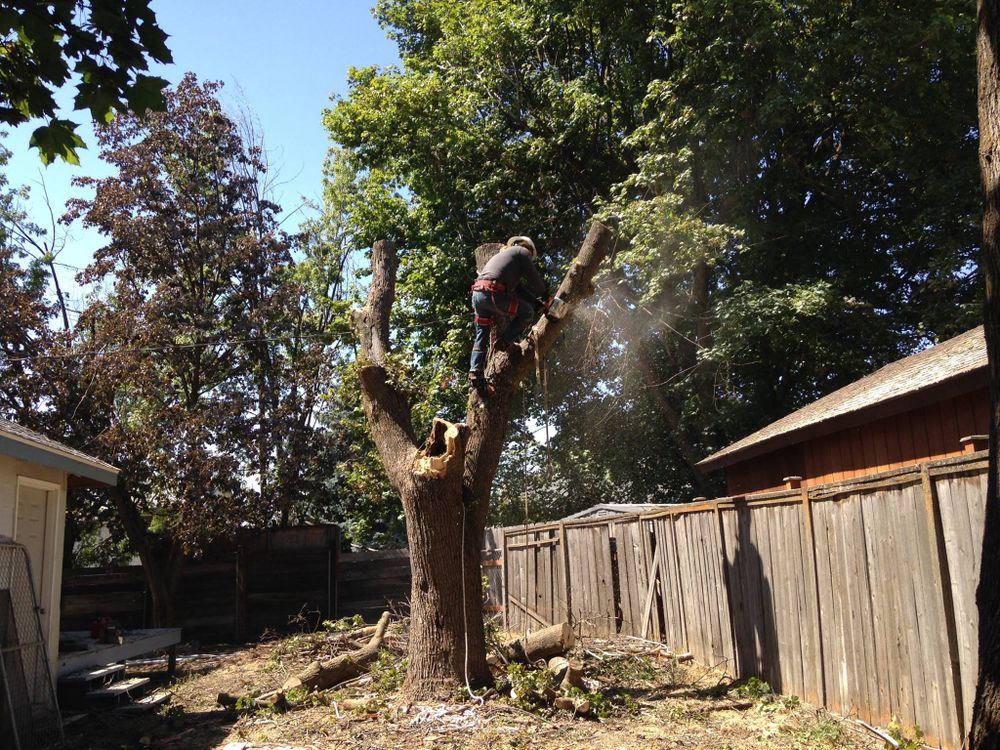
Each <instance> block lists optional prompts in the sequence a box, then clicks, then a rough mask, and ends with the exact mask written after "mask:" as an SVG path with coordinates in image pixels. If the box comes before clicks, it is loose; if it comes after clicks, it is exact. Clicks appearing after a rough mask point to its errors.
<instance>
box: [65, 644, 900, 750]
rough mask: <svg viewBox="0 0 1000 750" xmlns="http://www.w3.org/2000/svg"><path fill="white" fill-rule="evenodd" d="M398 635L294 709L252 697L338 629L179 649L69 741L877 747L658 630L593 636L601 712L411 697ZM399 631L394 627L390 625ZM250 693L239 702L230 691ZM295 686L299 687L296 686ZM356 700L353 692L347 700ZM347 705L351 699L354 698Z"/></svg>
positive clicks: (725, 749)
mask: <svg viewBox="0 0 1000 750" xmlns="http://www.w3.org/2000/svg"><path fill="white" fill-rule="evenodd" d="M395 638H396V639H397V642H396V643H395V647H393V644H392V643H388V644H387V645H389V646H390V648H389V650H387V651H385V652H384V654H383V656H382V657H380V659H379V661H378V662H377V663H376V665H375V668H374V669H373V671H372V673H371V674H370V675H368V676H365V677H362V678H360V679H359V680H356V681H354V682H353V683H351V684H349V685H347V686H344V687H341V688H340V689H339V690H335V691H327V692H325V693H319V694H316V693H313V694H302V695H297V696H294V700H293V705H292V706H291V707H290V708H289V709H287V710H283V711H275V710H272V709H259V708H247V705H248V704H251V703H252V702H253V698H254V696H257V695H260V694H261V693H264V692H267V691H268V690H273V689H275V688H277V687H279V686H280V685H281V683H282V682H283V681H284V680H285V678H286V677H287V676H289V675H291V674H294V673H295V672H297V671H298V670H299V669H300V668H301V667H302V666H304V665H305V664H306V663H308V662H309V661H312V660H313V659H315V658H317V657H319V658H325V657H326V656H328V655H330V653H333V652H334V651H335V649H330V648H328V646H327V645H326V644H327V642H328V640H327V637H326V634H322V633H317V634H308V635H300V636H292V637H291V638H286V639H283V640H279V641H274V642H270V643H264V644H261V645H258V646H255V647H248V648H245V649H240V650H232V651H230V652H229V653H224V654H219V655H218V656H215V657H201V658H197V659H189V660H183V659H182V661H181V663H180V665H179V666H178V673H177V677H176V680H175V681H174V682H173V683H172V684H171V685H169V690H170V691H171V693H172V694H173V695H172V700H171V701H170V703H169V704H167V705H165V706H164V707H161V708H160V709H159V711H158V713H149V714H143V715H130V714H123V713H121V712H116V711H114V710H110V709H109V710H106V711H103V712H99V713H94V714H91V715H90V716H88V717H87V718H86V719H83V720H82V721H80V722H77V723H75V724H73V725H71V726H70V727H68V728H67V748H68V749H69V750H132V749H133V748H134V749H139V748H171V749H175V750H214V749H218V750H223V748H227V746H228V749H227V750H260V749H261V748H268V749H273V748H310V749H312V748H345V749H346V748H406V749H408V750H413V749H415V748H425V747H435V748H451V749H453V750H459V749H460V748H469V749H470V750H471V749H472V748H488V749H490V750H492V749H494V748H495V749H496V750H507V749H509V750H514V749H515V748H518V749H521V748H537V749H538V750H556V749H557V748H558V749H559V750H562V749H564V748H603V749H604V750H639V749H640V748H641V749H642V750H648V749H649V748H712V750H765V749H766V748H817V749H822V748H847V749H850V750H862V749H865V750H875V749H876V748H882V747H884V744H883V743H882V742H881V741H880V740H878V738H876V737H874V736H872V735H871V734H869V733H868V732H866V731H865V730H864V729H862V728H860V727H859V726H857V725H856V724H854V723H853V722H850V721H844V720H842V719H839V718H837V717H834V716H831V715H830V714H827V713H826V712H824V711H822V710H820V709H816V708H814V707H810V706H808V705H805V704H803V703H801V702H800V701H798V700H797V699H795V698H781V697H777V696H773V695H770V694H767V692H766V691H765V690H764V689H763V687H762V686H761V685H760V684H758V683H756V682H751V683H749V684H743V685H737V684H733V683H732V682H731V681H730V680H729V679H728V678H727V677H726V676H725V674H724V673H723V672H722V671H721V670H720V669H711V668H707V667H703V666H699V665H696V664H679V663H677V662H676V661H675V660H673V659H670V658H668V657H667V656H665V655H664V654H663V653H662V652H661V651H659V650H658V649H656V648H652V647H650V646H648V645H646V644H641V643H636V642H626V641H615V642H607V641H595V640H590V641H587V642H586V643H585V644H583V645H584V648H585V649H586V650H585V651H580V650H579V648H578V653H580V654H581V655H582V656H583V657H584V658H585V661H586V664H587V670H586V674H587V675H588V678H589V679H592V680H595V681H596V683H594V684H597V683H599V685H600V687H599V689H598V690H597V691H596V692H597V693H598V694H599V697H598V698H597V701H598V703H599V704H600V705H598V706H596V708H597V709H598V711H599V712H600V713H602V714H603V716H601V717H599V718H598V717H590V718H584V717H574V716H572V715H571V714H570V713H568V712H565V711H558V710H556V709H553V708H550V707H543V708H535V709H533V710H526V709H525V708H523V707H522V706H524V705H527V704H526V703H523V704H522V705H520V706H519V705H516V704H515V702H514V701H512V700H511V698H510V696H509V688H507V689H506V690H503V691H494V692H493V694H492V695H490V696H488V697H487V698H486V700H485V702H483V703H482V704H481V705H480V703H479V702H477V701H472V700H469V699H468V698H464V699H463V698H462V697H461V696H456V698H455V700H453V701H452V702H450V703H447V704H438V705H432V706H424V705H410V704H408V703H406V702H405V700H404V699H403V698H402V697H401V695H400V693H399V690H398V686H399V683H400V680H401V678H402V675H403V673H404V669H405V660H403V659H402V657H401V656H400V655H399V647H400V643H399V641H400V640H401V637H400V636H398V635H397V636H395ZM390 640H391V639H390ZM222 692H226V693H230V694H233V695H237V696H243V698H242V700H241V701H240V705H239V707H238V708H237V709H236V710H232V709H230V710H228V711H227V710H224V709H222V708H221V707H220V706H219V705H217V702H216V701H217V697H218V695H219V693H222ZM290 698H293V696H290ZM345 702H346V704H347V705H345ZM347 706H350V708H348V707H347Z"/></svg>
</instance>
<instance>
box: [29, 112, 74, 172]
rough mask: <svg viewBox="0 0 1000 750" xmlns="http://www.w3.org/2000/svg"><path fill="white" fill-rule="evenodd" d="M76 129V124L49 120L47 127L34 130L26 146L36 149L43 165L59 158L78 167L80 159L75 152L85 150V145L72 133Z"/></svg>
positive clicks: (67, 121) (68, 121)
mask: <svg viewBox="0 0 1000 750" xmlns="http://www.w3.org/2000/svg"><path fill="white" fill-rule="evenodd" d="M76 127H77V125H76V123H74V122H71V121H70V120H51V121H50V122H49V124H48V125H43V126H41V127H40V128H36V129H35V132H34V133H32V134H31V140H30V141H29V144H28V145H29V146H31V147H32V148H37V149H38V155H39V156H40V157H41V160H42V163H43V164H46V165H47V164H51V163H52V162H53V161H55V160H56V159H57V158H59V159H62V160H63V161H65V162H68V163H69V164H76V165H79V163H80V157H79V155H78V154H77V152H76V150H77V149H78V148H86V144H84V142H83V139H82V138H80V136H78V135H77V134H76V133H75V132H74V131H75V130H76Z"/></svg>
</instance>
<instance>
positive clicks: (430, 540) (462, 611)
mask: <svg viewBox="0 0 1000 750" xmlns="http://www.w3.org/2000/svg"><path fill="white" fill-rule="evenodd" d="M611 236H612V234H611V230H610V229H609V228H608V227H606V226H605V225H603V224H601V223H600V222H596V221H595V222H594V223H593V224H592V225H591V228H590V232H589V233H588V235H587V238H586V239H585V240H584V242H583V245H582V246H581V248H580V252H579V253H578V254H577V256H576V258H575V259H574V262H573V264H572V266H571V267H570V269H569V271H568V272H567V274H566V277H565V278H564V279H563V281H562V284H561V285H560V286H559V291H558V294H559V296H560V297H562V299H563V301H564V305H563V308H562V309H561V310H560V314H559V317H558V318H552V319H550V318H545V317H543V318H542V319H541V320H540V321H539V322H538V323H537V324H536V325H535V326H534V328H532V329H531V331H530V332H529V333H528V335H527V337H526V338H525V339H524V340H523V341H522V342H520V343H519V344H517V345H515V346H513V347H512V348H511V349H510V350H509V351H507V352H498V353H496V354H494V355H493V357H492V358H491V359H490V362H489V363H488V365H487V368H486V375H487V377H488V378H489V379H490V380H491V382H492V383H493V385H494V388H495V392H494V394H493V395H491V396H490V397H489V398H488V399H487V400H486V401H483V400H482V399H481V398H480V397H479V396H478V395H477V394H475V393H472V394H470V396H469V405H468V417H467V423H464V424H456V425H452V424H449V423H447V422H444V421H441V420H435V423H434V425H433V426H432V429H431V432H430V435H429V437H428V439H427V443H426V444H425V445H424V446H423V447H420V446H418V444H417V440H416V437H415V434H414V431H413V426H412V423H411V414H410V404H409V402H408V401H407V399H406V398H405V397H404V396H403V395H402V394H401V393H400V392H399V391H398V390H397V389H396V387H395V386H394V385H393V383H392V380H391V378H390V376H389V373H388V371H387V367H386V365H387V363H388V362H387V358H388V355H389V353H390V345H389V312H390V310H391V308H392V304H393V301H394V298H395V283H396V270H397V267H398V259H397V257H396V251H395V247H394V245H393V244H392V243H391V242H388V241H381V242H377V243H375V246H374V247H373V248H372V284H371V287H370V289H369V293H368V299H367V301H366V303H365V306H364V307H363V308H361V309H359V310H355V311H354V312H353V314H352V317H353V322H354V325H355V328H356V329H357V331H358V335H359V337H360V339H361V368H360V370H359V379H360V381H361V396H362V402H363V405H364V409H365V414H366V415H367V417H368V423H369V425H370V428H371V432H372V437H373V438H374V441H375V445H376V447H377V448H378V451H379V455H380V457H381V458H382V462H383V464H384V465H385V470H386V474H387V475H388V478H389V482H390V484H391V485H392V487H393V489H394V490H395V491H396V492H397V493H399V496H400V498H401V499H402V503H403V512H404V514H405V516H406V533H407V538H408V540H409V545H410V567H411V570H412V573H413V584H412V588H411V592H410V639H409V659H410V663H409V669H408V671H407V676H406V683H405V685H404V689H405V691H406V692H407V694H408V695H409V696H411V697H412V698H425V699H426V698H441V697H447V696H449V695H451V694H453V693H454V691H455V689H456V688H457V687H458V686H460V685H464V684H465V681H466V679H468V681H469V682H470V683H471V685H472V686H474V687H475V686H479V685H484V684H486V683H488V682H489V681H490V672H489V668H488V667H487V664H486V642H485V637H484V633H483V618H482V608H481V602H482V579H481V574H480V567H479V563H480V561H479V554H480V553H479V547H480V544H481V542H482V537H483V530H484V529H485V526H486V518H487V515H488V512H489V499H490V488H491V486H492V484H493V478H494V476H495V474H496V470H497V465H498V463H499V461H500V456H501V453H502V451H503V445H504V438H505V436H506V432H507V422H508V417H509V415H510V409H511V403H512V400H513V396H514V394H515V391H516V389H517V386H518V384H519V383H520V381H521V380H522V379H523V378H524V377H525V376H526V375H527V374H528V373H529V372H531V371H532V370H533V369H534V366H535V361H536V357H544V356H545V354H546V352H547V351H548V349H549V348H550V347H551V346H552V344H553V342H554V341H555V340H556V338H557V337H558V335H559V332H560V330H561V329H562V327H563V325H565V323H566V320H567V319H568V318H569V317H570V316H571V315H572V312H573V309H574V308H575V306H576V305H577V304H579V302H580V301H581V300H582V299H584V298H586V297H587V296H589V295H590V294H591V293H592V292H593V289H594V287H593V284H592V279H593V277H594V274H595V273H596V271H597V268H598V266H599V265H600V263H601V261H602V260H603V259H604V258H605V256H606V255H607V253H608V250H609V248H610V245H611Z"/></svg>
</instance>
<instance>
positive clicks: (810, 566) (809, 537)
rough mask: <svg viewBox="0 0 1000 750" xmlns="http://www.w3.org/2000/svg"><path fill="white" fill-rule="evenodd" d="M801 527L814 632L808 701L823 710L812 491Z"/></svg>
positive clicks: (805, 497) (809, 653) (804, 496)
mask: <svg viewBox="0 0 1000 750" xmlns="http://www.w3.org/2000/svg"><path fill="white" fill-rule="evenodd" d="M802 523H803V525H804V529H805V539H804V542H805V550H804V553H803V555H802V561H803V562H804V563H805V570H806V589H807V596H806V616H807V619H808V622H809V627H811V628H812V633H811V643H810V645H809V648H808V650H807V652H806V654H805V657H806V659H808V660H809V663H811V664H812V665H813V669H814V674H813V677H812V679H813V680H814V682H813V683H812V687H811V689H810V690H809V692H808V693H807V694H806V698H807V699H808V700H810V701H811V702H813V703H818V704H819V705H821V706H825V705H826V675H825V666H824V665H825V660H824V657H823V620H822V617H821V616H820V606H819V572H818V566H817V563H816V554H817V553H816V531H815V528H814V526H813V510H812V499H811V498H810V497H809V490H803V491H802Z"/></svg>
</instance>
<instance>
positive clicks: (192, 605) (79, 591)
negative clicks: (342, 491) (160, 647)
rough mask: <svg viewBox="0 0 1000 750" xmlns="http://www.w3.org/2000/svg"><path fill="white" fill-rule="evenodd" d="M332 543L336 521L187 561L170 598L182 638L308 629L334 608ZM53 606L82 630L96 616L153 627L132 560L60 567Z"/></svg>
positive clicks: (272, 533) (244, 539) (243, 540)
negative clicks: (58, 592) (58, 588)
mask: <svg viewBox="0 0 1000 750" xmlns="http://www.w3.org/2000/svg"><path fill="white" fill-rule="evenodd" d="M338 548H339V534H338V530H337V528H336V527H335V526H303V527H294V528H287V529H271V530H268V531H258V532H253V531H248V532H245V533H243V534H241V535H240V538H239V539H238V540H237V542H236V543H235V544H233V545H227V546H226V547H225V548H224V549H223V548H219V547H216V548H214V549H212V550H210V551H209V555H208V559H204V560H193V561H190V562H188V563H187V564H186V565H185V566H184V569H183V571H182V574H181V580H180V583H179V584H178V590H177V595H176V597H175V609H176V620H177V623H178V624H179V625H181V626H182V627H183V628H184V637H185V638H189V639H199V640H209V641H232V640H235V641H237V642H241V641H245V640H250V639H256V638H257V637H259V636H260V634H261V633H262V632H263V631H264V630H265V629H271V630H276V631H284V630H289V629H293V630H294V629H300V628H301V627H304V626H307V625H310V624H311V626H313V627H315V626H316V625H317V624H318V622H319V620H321V619H323V618H326V617H330V616H331V614H333V613H334V611H335V610H336V593H337V592H336V581H337V578H336V569H337V557H338V553H337V550H338ZM60 610H61V616H60V627H61V628H62V629H63V630H86V629H88V628H89V627H90V623H91V622H92V621H93V620H94V619H95V618H98V617H110V618H112V619H114V620H115V621H116V622H118V623H119V624H120V625H121V626H122V627H125V628H141V627H150V626H151V625H152V607H151V602H150V598H149V592H148V590H147V587H146V580H145V577H144V576H143V572H142V567H141V566H138V565H132V566H127V567H118V568H100V569H88V568H82V569H76V570H69V571H66V572H65V573H64V575H63V585H62V604H61V607H60ZM299 615H301V618H302V619H297V617H298V616H299Z"/></svg>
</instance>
